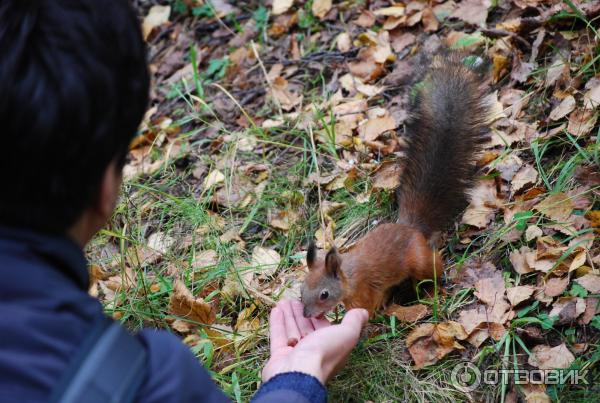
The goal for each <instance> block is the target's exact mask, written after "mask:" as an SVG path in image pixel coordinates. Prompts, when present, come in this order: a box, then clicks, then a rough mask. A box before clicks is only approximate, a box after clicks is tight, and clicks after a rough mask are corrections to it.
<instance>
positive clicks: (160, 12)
mask: <svg viewBox="0 0 600 403" xmlns="http://www.w3.org/2000/svg"><path fill="white" fill-rule="evenodd" d="M170 16H171V6H159V5H155V6H152V7H151V8H150V11H148V15H147V16H146V17H145V18H144V22H143V23H142V31H143V34H144V39H148V37H149V36H150V34H151V33H152V31H153V30H154V28H157V27H159V26H161V25H162V24H166V23H167V22H169V17H170Z"/></svg>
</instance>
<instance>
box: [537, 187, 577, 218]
mask: <svg viewBox="0 0 600 403" xmlns="http://www.w3.org/2000/svg"><path fill="white" fill-rule="evenodd" d="M533 208H534V209H535V210H537V211H539V212H540V213H542V214H544V215H545V216H546V217H548V218H550V219H552V220H554V221H558V222H564V221H566V220H567V219H568V218H569V216H570V215H571V212H572V211H573V201H572V200H571V198H570V197H569V196H567V195H566V194H564V193H562V192H559V193H554V194H551V195H550V196H548V197H546V198H545V199H544V200H543V201H541V202H540V203H538V204H536V205H535V206H534V207H533Z"/></svg>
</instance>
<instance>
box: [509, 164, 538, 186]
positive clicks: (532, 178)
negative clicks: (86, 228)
mask: <svg viewBox="0 0 600 403" xmlns="http://www.w3.org/2000/svg"><path fill="white" fill-rule="evenodd" d="M537 178H538V172H537V171H536V170H535V168H534V167H533V166H531V165H529V164H526V165H525V166H523V167H522V168H521V169H520V170H519V171H518V172H517V173H516V174H515V176H514V178H513V180H512V190H513V192H515V193H517V192H519V191H520V190H521V189H523V188H524V187H525V186H526V185H535V182H536V181H537Z"/></svg>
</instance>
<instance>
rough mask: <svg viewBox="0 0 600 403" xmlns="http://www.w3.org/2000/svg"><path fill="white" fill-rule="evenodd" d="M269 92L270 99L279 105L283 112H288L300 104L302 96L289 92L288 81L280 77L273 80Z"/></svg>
mask: <svg viewBox="0 0 600 403" xmlns="http://www.w3.org/2000/svg"><path fill="white" fill-rule="evenodd" d="M270 92H271V96H272V98H273V99H274V100H275V101H276V102H277V103H278V104H279V105H281V108H282V109H283V110H285V111H288V112H289V111H291V110H292V109H294V108H295V107H296V106H298V105H300V104H301V103H302V99H303V95H302V94H295V93H293V92H291V91H290V89H289V85H288V81H287V80H286V79H285V78H283V77H281V76H278V77H276V78H275V79H274V80H273V83H272V85H271V91H270Z"/></svg>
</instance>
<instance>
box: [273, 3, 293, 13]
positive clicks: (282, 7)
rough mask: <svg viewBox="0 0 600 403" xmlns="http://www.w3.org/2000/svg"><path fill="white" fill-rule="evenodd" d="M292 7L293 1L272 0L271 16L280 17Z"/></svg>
mask: <svg viewBox="0 0 600 403" xmlns="http://www.w3.org/2000/svg"><path fill="white" fill-rule="evenodd" d="M292 5H294V0H273V8H272V10H273V11H272V13H273V15H280V14H283V13H285V12H286V11H288V10H289V9H290V8H291V7H292Z"/></svg>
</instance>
